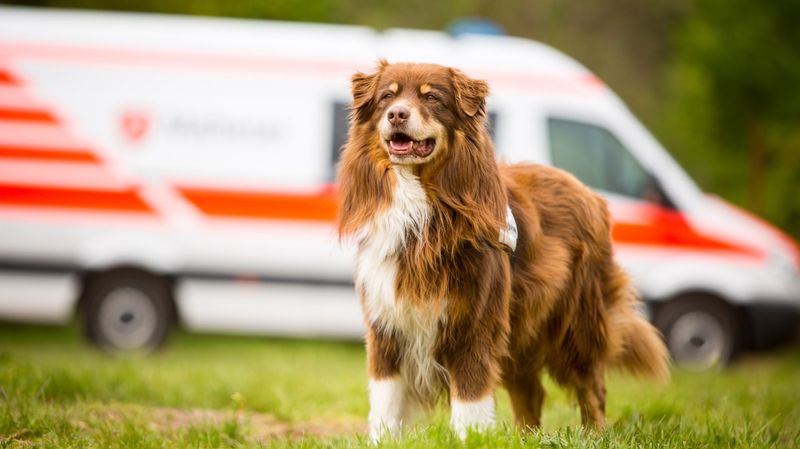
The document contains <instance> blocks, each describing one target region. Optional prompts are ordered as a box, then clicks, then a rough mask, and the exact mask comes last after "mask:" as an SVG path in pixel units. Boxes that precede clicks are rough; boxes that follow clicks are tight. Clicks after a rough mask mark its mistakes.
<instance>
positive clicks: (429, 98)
mask: <svg viewBox="0 0 800 449" xmlns="http://www.w3.org/2000/svg"><path fill="white" fill-rule="evenodd" d="M425 99H426V100H428V101H431V102H433V101H437V100H439V99H438V98H436V95H434V94H428V95H426V96H425Z"/></svg>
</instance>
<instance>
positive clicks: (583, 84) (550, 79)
mask: <svg viewBox="0 0 800 449" xmlns="http://www.w3.org/2000/svg"><path fill="white" fill-rule="evenodd" d="M3 56H5V57H8V58H37V59H45V60H55V61H69V62H72V63H83V64H104V65H105V64H112V65H113V64H118V65H125V66H140V67H141V66H145V67H150V66H153V65H159V66H169V67H179V68H185V69H203V70H222V71H244V72H268V73H274V72H289V73H298V74H299V73H302V74H306V75H310V76H319V75H320V74H326V75H327V76H331V75H336V76H345V77H349V76H350V75H351V74H352V73H353V72H355V71H356V70H367V69H369V67H371V66H372V63H371V62H368V61H364V60H332V59H328V60H326V59H320V58H316V59H302V58H286V57H280V56H267V55H262V56H252V55H236V54H232V53H230V54H220V53H196V52H191V51H185V52H179V51H174V50H173V51H164V50H139V49H125V48H104V47H94V46H80V45H63V44H43V43H38V42H19V41H0V57H3ZM468 72H469V73H470V74H472V75H474V76H477V77H479V78H488V79H489V81H490V82H492V83H493V84H500V85H505V86H508V87H512V88H515V89H523V90H529V89H535V90H541V89H545V90H558V91H561V90H564V91H568V92H572V93H581V92H584V91H586V90H587V89H588V90H589V91H594V90H597V89H598V88H599V89H602V88H605V85H604V84H603V83H602V81H600V80H599V79H598V78H597V77H595V76H594V75H592V74H587V75H578V76H562V75H559V74H548V73H541V72H524V71H522V72H511V71H498V70H481V69H479V68H474V69H471V70H470V69H468Z"/></svg>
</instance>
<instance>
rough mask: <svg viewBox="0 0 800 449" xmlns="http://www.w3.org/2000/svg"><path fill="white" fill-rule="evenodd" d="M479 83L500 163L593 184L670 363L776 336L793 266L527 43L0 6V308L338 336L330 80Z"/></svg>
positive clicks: (765, 229) (333, 86)
mask: <svg viewBox="0 0 800 449" xmlns="http://www.w3.org/2000/svg"><path fill="white" fill-rule="evenodd" d="M379 57H385V58H387V59H388V60H389V61H417V62H423V61H424V62H435V63H439V64H445V65H451V66H456V67H459V68H461V69H463V70H464V71H465V72H466V73H468V74H469V75H471V76H473V77H477V78H482V79H486V80H487V81H489V83H490V85H491V89H492V94H491V97H490V98H489V110H490V114H489V116H490V117H489V118H490V127H491V132H492V135H493V137H494V140H495V142H496V146H497V150H498V158H499V159H501V160H504V161H508V162H516V161H533V162H537V163H542V164H549V165H553V166H556V167H560V168H563V169H565V170H568V171H570V172H572V173H573V174H575V175H576V176H577V177H578V178H579V179H581V180H582V181H583V182H585V183H586V184H588V185H589V186H591V187H593V188H594V189H596V190H597V191H598V192H601V193H602V194H603V195H604V196H605V197H606V198H607V199H608V201H609V204H610V208H611V210H612V214H613V217H614V222H615V225H614V228H613V238H614V242H615V252H616V256H617V257H618V259H619V261H620V262H621V263H622V264H623V265H624V266H625V267H626V268H627V269H628V270H629V271H630V273H631V274H632V276H633V278H634V279H635V282H636V285H637V287H638V289H639V291H640V292H641V295H642V297H643V299H644V300H645V304H646V306H647V307H646V310H643V312H644V313H647V314H648V316H649V317H650V318H651V319H652V321H653V322H654V323H655V324H656V325H657V327H658V328H659V329H661V331H662V332H663V333H664V337H665V339H666V341H667V342H668V344H669V348H670V350H671V351H672V353H673V355H674V357H675V358H676V359H677V360H678V361H681V362H686V363H692V364H697V365H700V366H704V365H709V364H712V363H715V362H725V361H728V360H730V359H731V358H732V357H734V356H735V355H736V354H737V353H738V352H739V351H740V350H744V349H748V348H760V347H764V346H767V345H771V344H773V343H775V342H777V341H782V340H785V339H786V338H787V337H788V336H790V335H792V334H793V333H794V332H795V331H796V328H797V321H796V317H797V313H798V310H800V255H799V253H798V246H797V244H796V243H795V242H794V241H792V240H791V239H790V238H789V237H787V236H786V235H784V234H782V233H781V232H780V231H778V230H777V229H776V228H775V227H773V226H771V225H769V224H767V223H765V222H763V221H762V220H760V219H759V218H757V217H754V216H752V215H750V214H748V213H746V212H744V211H742V210H740V209H737V208H736V207H734V206H732V205H730V204H728V203H726V202H725V201H723V200H721V199H719V198H717V197H714V196H712V195H707V194H705V193H703V192H702V191H701V190H700V189H699V188H698V187H697V186H696V185H695V183H694V182H692V180H691V179H690V178H689V177H688V176H687V175H686V173H685V172H684V171H683V170H682V169H681V167H680V166H679V165H678V164H677V163H676V162H675V161H674V160H673V159H672V158H671V157H670V155H669V153H668V152H667V151H666V150H665V149H664V148H663V147H662V146H661V145H660V144H659V143H658V142H657V141H656V140H655V139H654V138H653V137H652V135H651V134H650V133H649V132H648V131H647V130H646V129H645V128H644V127H643V126H642V125H641V124H640V122H639V121H638V120H637V119H636V117H634V116H633V115H632V114H631V112H630V111H629V110H628V109H627V108H626V107H625V105H624V104H623V103H622V102H621V101H620V99H619V98H618V97H617V96H616V95H614V93H613V92H612V91H611V90H610V89H609V88H608V87H607V86H606V85H605V84H603V82H602V81H601V80H599V79H598V78H597V77H596V76H594V75H593V74H592V73H590V72H589V71H588V70H587V69H586V68H584V67H583V66H581V65H580V64H578V63H577V62H575V61H574V60H572V59H570V58H569V57H568V56H566V55H564V54H563V53H560V52H559V51H557V50H555V49H553V48H550V47H548V46H545V45H543V44H541V43H537V42H534V41H531V40H527V39H521V38H515V37H507V36H487V35H475V34H462V35H457V36H454V35H451V34H447V33H443V32H434V31H419V30H407V29H390V30H386V31H376V30H373V29H370V28H366V27H357V26H333V25H319V24H302V23H280V22H266V21H250V20H230V19H217V18H200V17H175V16H163V15H145V14H119V13H104V12H77V11H65V10H45V9H26V8H15V7H0V319H2V320H5V321H28V322H41V323H67V322H68V321H70V320H71V319H72V318H73V317H75V316H78V317H79V318H80V321H81V322H82V323H83V326H84V328H85V330H86V334H87V336H88V337H89V338H90V340H91V341H93V342H95V343H97V344H99V345H101V346H104V347H108V348H120V349H132V348H152V347H156V346H158V345H159V344H161V343H162V342H163V341H164V340H165V338H166V337H167V335H168V331H169V329H170V328H171V327H172V326H173V325H176V324H180V325H182V326H184V327H186V328H188V329H190V330H197V331H204V332H209V331H210V332H236V333H255V334H271V335H291V336H315V337H338V338H357V337H361V336H362V335H363V332H364V328H363V324H362V321H361V315H360V311H359V305H358V301H357V298H356V295H355V293H354V289H353V283H352V270H353V248H350V247H348V246H342V245H340V244H339V243H338V241H337V239H336V236H335V233H334V220H335V213H336V198H335V164H336V161H337V158H338V154H339V148H340V147H341V145H342V144H343V142H344V139H345V135H346V129H347V104H348V101H349V78H350V75H351V74H352V73H353V72H355V71H356V70H361V71H364V70H371V68H372V67H374V64H375V61H376V60H377V59H378V58H379Z"/></svg>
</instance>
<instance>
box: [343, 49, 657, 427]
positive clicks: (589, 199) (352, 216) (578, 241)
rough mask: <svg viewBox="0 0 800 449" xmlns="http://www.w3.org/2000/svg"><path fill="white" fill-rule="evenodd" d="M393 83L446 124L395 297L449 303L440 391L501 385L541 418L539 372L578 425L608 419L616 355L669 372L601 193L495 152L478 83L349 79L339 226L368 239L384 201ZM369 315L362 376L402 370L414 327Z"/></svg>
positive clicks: (416, 75) (391, 68) (416, 77)
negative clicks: (571, 395) (577, 416)
mask: <svg viewBox="0 0 800 449" xmlns="http://www.w3.org/2000/svg"><path fill="white" fill-rule="evenodd" d="M391 83H396V84H394V85H391ZM390 85H391V87H397V86H399V89H400V92H398V93H397V96H400V95H403V98H405V99H406V100H405V101H407V103H408V104H413V105H414V106H415V108H416V110H418V111H419V113H420V114H421V115H422V118H423V119H424V120H435V121H437V122H438V123H441V124H442V125H443V126H444V129H446V131H447V135H446V138H445V139H444V141H442V142H439V147H438V149H437V150H436V153H435V154H434V157H433V159H431V160H430V161H429V162H426V163H424V164H419V165H415V166H413V167H412V168H410V170H413V173H414V174H415V175H416V176H418V179H419V182H420V184H421V185H422V186H423V188H424V190H425V193H426V198H427V201H428V205H429V216H428V219H427V221H426V223H425V226H424V229H423V230H422V233H421V234H417V233H414V232H410V231H409V232H407V235H406V236H405V239H404V245H403V246H402V248H400V249H399V250H398V251H397V252H396V254H394V256H393V257H395V258H396V263H397V267H398V270H397V276H396V284H395V297H394V301H396V302H407V303H408V304H410V305H413V306H414V307H419V310H420V313H426V312H424V311H426V310H438V309H437V308H429V307H428V306H429V305H431V304H438V305H440V306H441V308H443V310H444V317H445V318H446V319H441V320H439V321H437V323H438V324H437V325H438V329H437V339H436V345H435V348H434V350H433V353H432V354H431V356H432V357H435V359H436V361H437V363H439V364H440V365H441V366H442V367H444V368H445V369H446V371H447V376H446V379H443V381H442V383H443V384H444V385H446V386H448V388H447V389H445V391H448V392H449V395H450V397H451V398H458V399H459V400H463V401H470V400H477V399H479V398H481V397H485V396H486V395H487V394H492V392H493V391H494V389H495V388H496V386H498V385H500V384H502V385H504V386H505V387H506V388H507V389H508V391H509V393H510V397H511V402H512V405H513V409H514V415H515V420H516V422H517V423H518V424H520V425H522V426H529V427H530V426H537V425H539V423H540V417H541V408H542V401H543V398H544V390H543V389H542V384H541V382H540V375H541V373H542V372H543V371H544V370H547V371H548V372H549V373H550V374H551V376H552V377H553V378H554V379H555V380H556V381H557V382H558V383H559V384H561V385H563V386H565V387H568V388H570V389H572V390H573V391H574V392H575V393H576V396H577V399H578V402H579V406H580V410H581V417H582V421H583V423H584V424H587V425H592V426H596V427H603V426H604V425H605V418H604V407H605V396H606V391H605V386H604V380H603V379H604V372H605V370H606V369H607V368H609V367H613V366H620V367H623V368H626V369H627V370H630V371H632V372H634V373H636V374H642V375H648V376H653V377H656V378H660V379H664V378H666V377H667V376H668V363H667V353H666V350H665V347H664V345H663V343H662V341H661V339H660V337H659V335H658V333H657V331H656V330H655V329H654V328H653V327H652V326H651V325H650V324H649V323H647V322H646V321H645V320H644V319H642V318H641V317H640V316H639V315H638V314H637V313H636V312H635V308H636V302H637V297H636V294H635V292H634V290H633V288H632V286H631V283H630V281H629V280H628V277H627V276H626V274H625V273H624V272H623V270H622V269H621V268H620V267H619V266H618V265H617V264H616V263H615V262H614V259H613V256H612V248H611V242H610V236H609V234H610V231H609V230H610V219H609V213H608V210H607V207H606V204H605V201H604V200H603V199H602V198H600V197H599V196H598V195H596V194H595V193H593V192H592V191H590V190H589V189H588V188H586V187H585V186H584V185H582V184H581V183H580V182H579V181H577V180H576V179H575V178H574V177H573V176H571V175H569V174H567V173H565V172H563V171H561V170H557V169H554V168H548V167H545V166H540V165H533V164H520V165H510V166H502V167H499V166H498V164H497V163H496V162H495V156H494V148H493V144H492V142H491V139H490V137H489V135H488V133H487V131H486V128H485V97H486V96H487V94H488V85H487V84H486V83H485V82H483V81H478V80H473V79H470V78H468V77H467V76H465V75H464V74H463V73H461V72H460V71H458V70H455V69H449V68H445V67H441V66H436V65H425V64H387V63H386V62H385V61H381V63H380V64H379V67H378V69H377V71H376V72H375V73H372V74H362V73H358V74H356V75H355V76H354V77H353V114H352V118H351V129H350V135H349V140H348V143H347V145H346V146H345V148H344V150H343V153H342V161H341V164H340V168H339V185H340V197H341V204H340V208H339V231H340V235H341V236H342V237H343V238H347V237H349V236H358V238H361V239H363V238H364V234H363V233H366V235H368V234H369V229H370V223H371V222H372V220H373V219H374V217H376V216H378V215H379V214H381V213H382V212H384V211H386V210H387V209H388V208H389V207H390V206H391V204H392V201H393V192H394V189H395V186H396V185H397V182H398V180H397V174H396V172H395V170H394V169H393V162H392V161H391V160H390V159H389V154H388V152H387V149H386V146H385V144H384V142H383V141H382V138H381V136H380V134H379V133H378V131H377V126H378V123H379V121H380V120H382V119H383V118H384V117H385V114H386V109H387V108H388V107H389V106H390V105H391V104H392V102H391V101H389V102H387V101H384V100H385V98H383V97H382V92H384V91H385V90H386V89H387V88H388V87H387V86H390ZM422 85H428V86H431V85H432V86H435V88H437V89H438V90H436V93H437V97H436V98H435V99H434V100H431V98H430V97H423V96H421V94H420V90H422V91H424V90H425V89H422V88H420V86H422ZM391 98H394V96H391V97H390V99H391ZM506 205H510V207H511V209H512V211H513V214H514V216H515V218H516V222H517V224H518V227H519V238H518V241H517V250H516V253H515V264H514V266H513V269H512V266H511V263H510V257H509V253H508V251H507V250H506V248H505V247H504V246H503V245H502V244H501V243H500V241H499V239H498V235H499V233H500V231H501V229H502V228H503V227H504V226H505V217H506ZM377 262H379V261H376V263H377ZM357 287H358V288H359V290H360V293H361V294H362V301H365V300H364V299H363V295H364V294H365V293H364V290H363V288H362V286H358V285H357ZM365 307H366V305H365ZM365 316H367V315H366V314H365ZM366 320H367V325H368V341H367V348H368V369H369V374H370V377H371V378H372V379H386V378H392V377H393V376H397V375H398V373H399V372H400V369H401V365H402V362H403V358H404V356H405V354H404V351H405V348H406V345H405V342H406V340H408V339H409V338H411V336H408V335H404V334H403V333H402V332H398V331H396V330H393V329H388V328H387V327H386V326H382V325H381V324H380V323H376V322H375V321H374V320H371V319H370V317H369V316H367V319H366ZM428 399H430V398H428Z"/></svg>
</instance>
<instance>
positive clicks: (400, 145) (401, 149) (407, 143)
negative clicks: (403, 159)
mask: <svg viewBox="0 0 800 449" xmlns="http://www.w3.org/2000/svg"><path fill="white" fill-rule="evenodd" d="M412 146H414V141H413V140H403V139H392V140H391V142H389V147H390V148H391V149H392V152H393V153H401V154H405V153H408V152H410V151H411V147H412Z"/></svg>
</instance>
